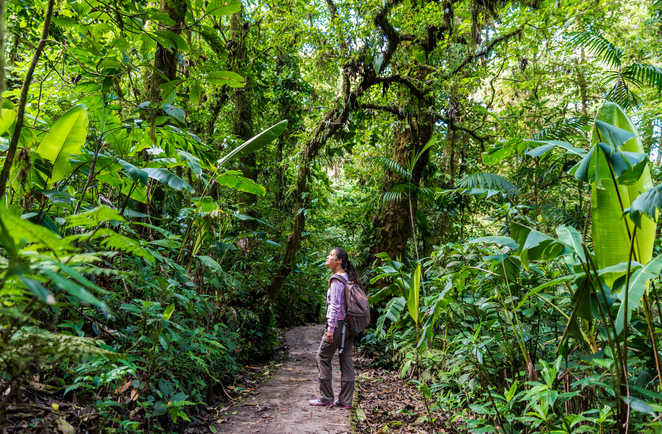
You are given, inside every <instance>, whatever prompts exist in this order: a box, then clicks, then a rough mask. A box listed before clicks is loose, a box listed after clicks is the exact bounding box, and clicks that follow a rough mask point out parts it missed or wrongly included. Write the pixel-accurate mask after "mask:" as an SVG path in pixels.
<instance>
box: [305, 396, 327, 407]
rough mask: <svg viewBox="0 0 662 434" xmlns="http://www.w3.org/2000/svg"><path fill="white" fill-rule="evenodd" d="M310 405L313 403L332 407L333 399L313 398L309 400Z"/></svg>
mask: <svg viewBox="0 0 662 434" xmlns="http://www.w3.org/2000/svg"><path fill="white" fill-rule="evenodd" d="M308 405H312V406H313V407H331V406H332V405H333V402H332V401H322V400H321V399H319V398H317V399H311V400H310V401H308Z"/></svg>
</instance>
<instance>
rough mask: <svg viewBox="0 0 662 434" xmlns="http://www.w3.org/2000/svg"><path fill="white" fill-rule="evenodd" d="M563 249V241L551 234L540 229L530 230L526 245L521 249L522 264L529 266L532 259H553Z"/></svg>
mask: <svg viewBox="0 0 662 434" xmlns="http://www.w3.org/2000/svg"><path fill="white" fill-rule="evenodd" d="M562 251H563V247H562V245H561V243H559V242H558V241H557V240H555V239H554V238H552V237H550V236H549V235H546V234H543V233H542V232H538V231H535V230H533V231H530V232H529V233H528V235H527V237H526V241H525V242H524V245H523V246H522V248H521V249H520V252H519V254H520V258H521V259H522V264H523V265H524V266H525V267H527V268H528V266H529V261H530V260H538V259H551V258H554V257H556V256H558V255H559V254H561V252H562Z"/></svg>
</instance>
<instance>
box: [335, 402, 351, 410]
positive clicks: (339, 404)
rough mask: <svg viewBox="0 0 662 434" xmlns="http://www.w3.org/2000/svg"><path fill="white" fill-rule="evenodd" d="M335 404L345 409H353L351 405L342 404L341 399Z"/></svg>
mask: <svg viewBox="0 0 662 434" xmlns="http://www.w3.org/2000/svg"><path fill="white" fill-rule="evenodd" d="M333 405H335V406H336V407H340V408H344V409H345V410H351V409H352V406H351V405H347V404H341V403H340V401H336V402H334V403H333Z"/></svg>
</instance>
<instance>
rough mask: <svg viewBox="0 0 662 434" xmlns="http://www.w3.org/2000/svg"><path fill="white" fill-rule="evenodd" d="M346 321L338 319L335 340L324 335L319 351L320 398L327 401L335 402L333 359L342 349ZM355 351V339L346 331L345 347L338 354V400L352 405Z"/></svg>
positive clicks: (342, 403)
mask: <svg viewBox="0 0 662 434" xmlns="http://www.w3.org/2000/svg"><path fill="white" fill-rule="evenodd" d="M343 323H344V321H342V320H340V321H338V324H337V325H336V328H335V330H334V332H333V342H328V341H327V340H326V335H324V336H322V342H321V343H320V348H319V350H318V351H317V357H316V359H317V367H318V369H319V372H320V399H321V400H322V401H325V402H333V388H332V387H331V379H332V376H333V374H332V373H331V359H333V355H334V354H335V352H336V350H339V349H340V342H341V339H342V329H343ZM353 353H354V339H353V338H351V337H349V333H348V332H347V331H346V332H345V347H344V349H343V352H342V354H339V355H338V358H339V359H340V372H341V374H340V395H338V402H340V404H341V405H348V406H351V405H352V398H353V396H354V363H353V362H352V354H353Z"/></svg>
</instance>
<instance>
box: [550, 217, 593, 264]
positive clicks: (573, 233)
mask: <svg viewBox="0 0 662 434" xmlns="http://www.w3.org/2000/svg"><path fill="white" fill-rule="evenodd" d="M556 235H557V236H558V237H559V241H561V242H562V243H563V244H565V245H566V246H568V247H570V248H571V249H572V250H573V252H574V253H575V255H577V257H578V258H579V259H580V260H581V261H582V262H583V263H586V253H585V252H584V248H583V247H582V234H580V233H579V232H578V231H577V229H575V228H573V227H572V226H559V227H557V228H556Z"/></svg>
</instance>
